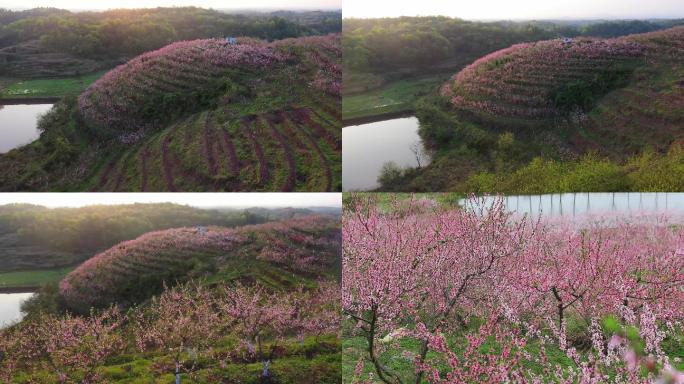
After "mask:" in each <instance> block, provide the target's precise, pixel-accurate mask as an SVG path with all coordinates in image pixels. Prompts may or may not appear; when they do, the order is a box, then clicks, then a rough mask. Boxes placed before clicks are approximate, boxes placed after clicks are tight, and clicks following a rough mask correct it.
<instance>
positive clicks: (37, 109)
mask: <svg viewBox="0 0 684 384" xmlns="http://www.w3.org/2000/svg"><path fill="white" fill-rule="evenodd" d="M50 108H52V104H18V105H4V106H2V108H0V153H5V152H7V151H9V150H10V149H13V148H17V147H20V146H22V145H25V144H28V143H30V142H32V141H34V140H36V139H37V138H38V137H39V136H40V132H39V131H38V129H37V123H38V116H40V115H42V114H43V113H45V112H47V111H48V110H50Z"/></svg>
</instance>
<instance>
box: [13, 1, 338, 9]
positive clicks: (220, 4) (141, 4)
mask: <svg viewBox="0 0 684 384" xmlns="http://www.w3.org/2000/svg"><path fill="white" fill-rule="evenodd" d="M182 6H196V7H202V8H214V9H236V8H239V9H245V8H249V9H274V8H275V9H301V8H306V9H311V8H314V9H331V8H332V9H340V8H342V0H232V1H225V0H96V1H92V0H0V8H10V9H26V8H34V7H56V8H63V9H77V10H81V9H111V8H155V7H182Z"/></svg>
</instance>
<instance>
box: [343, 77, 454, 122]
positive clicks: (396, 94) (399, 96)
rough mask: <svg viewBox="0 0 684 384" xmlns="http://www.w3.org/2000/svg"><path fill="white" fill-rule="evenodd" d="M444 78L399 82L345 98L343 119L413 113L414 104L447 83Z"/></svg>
mask: <svg viewBox="0 0 684 384" xmlns="http://www.w3.org/2000/svg"><path fill="white" fill-rule="evenodd" d="M445 80H446V79H445V77H444V76H432V77H421V78H417V79H409V80H399V81H396V82H392V83H389V84H387V85H385V86H383V87H382V88H379V89H374V90H372V91H368V92H363V93H358V94H354V95H349V96H346V95H345V96H344V97H343V98H342V119H343V120H350V119H358V118H368V117H372V116H378V115H384V114H388V113H400V112H411V111H413V103H415V101H416V100H417V99H418V98H419V97H420V96H423V95H426V94H427V93H428V92H430V91H431V90H433V89H435V88H436V87H437V86H439V85H440V84H441V83H442V82H443V81H445Z"/></svg>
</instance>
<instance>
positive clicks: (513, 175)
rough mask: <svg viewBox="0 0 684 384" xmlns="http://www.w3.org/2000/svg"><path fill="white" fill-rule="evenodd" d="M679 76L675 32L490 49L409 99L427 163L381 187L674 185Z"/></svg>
mask: <svg viewBox="0 0 684 384" xmlns="http://www.w3.org/2000/svg"><path fill="white" fill-rule="evenodd" d="M682 79H684V27H674V28H670V29H665V30H660V31H656V32H649V33H644V34H634V35H628V36H623V37H618V38H612V39H602V38H590V37H580V38H575V39H571V38H557V39H554V40H544V41H537V42H528V43H521V44H517V45H513V46H511V47H509V48H506V49H503V50H499V51H496V52H492V53H491V54H489V55H487V56H485V57H482V58H480V59H479V60H476V61H475V62H473V63H472V64H470V65H469V66H467V67H465V68H464V69H463V70H461V71H460V72H459V73H457V74H455V75H454V76H453V77H452V78H451V79H450V80H449V81H448V82H446V83H445V84H443V85H442V86H441V87H438V88H435V89H434V91H433V92H431V93H430V94H428V95H426V96H425V97H423V98H421V99H420V100H419V101H418V102H417V104H416V115H417V117H418V119H419V121H420V131H419V133H420V136H421V138H422V139H423V140H424V142H425V144H426V147H427V148H428V152H429V153H431V154H432V156H431V162H430V164H428V165H427V166H424V167H420V168H412V169H404V170H402V171H401V172H397V171H394V172H390V171H392V169H391V168H388V171H387V172H386V174H383V175H382V177H381V178H382V180H383V182H382V187H381V189H382V190H385V191H391V190H395V191H459V192H462V193H469V192H473V191H476V192H489V193H492V192H502V193H504V192H505V193H511V194H525V193H558V192H570V191H574V192H579V191H596V192H608V191H628V190H631V191H680V190H681V189H682V186H681V184H678V182H677V180H681V174H680V173H679V172H680V171H679V165H678V164H679V163H678V161H679V160H677V159H676V157H677V156H678V155H677V154H678V153H679V150H680V148H681V143H682V142H683V141H682V140H683V139H684V129H683V128H684V112H682V111H684V80H682ZM668 150H671V151H670V152H669V153H668ZM654 168H662V171H661V175H659V176H658V177H656V178H649V177H648V174H651V173H652V172H653V169H654ZM568 175H572V176H568ZM653 179H655V180H653ZM663 180H667V181H666V182H663ZM670 180H672V181H670ZM546 181H548V182H546Z"/></svg>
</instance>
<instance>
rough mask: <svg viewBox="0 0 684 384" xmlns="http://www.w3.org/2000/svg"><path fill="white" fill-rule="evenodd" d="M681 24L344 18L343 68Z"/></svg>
mask: <svg viewBox="0 0 684 384" xmlns="http://www.w3.org/2000/svg"><path fill="white" fill-rule="evenodd" d="M681 24H684V20H666V21H602V22H599V21H596V22H585V23H582V22H577V23H571V22H552V21H531V22H511V21H501V22H473V21H466V20H461V19H455V18H449V17H400V18H384V19H344V22H343V30H344V33H343V38H342V48H343V55H344V64H345V69H347V70H351V71H358V72H373V73H384V72H386V71H393V70H400V69H405V68H410V69H416V68H421V67H428V66H431V65H434V64H435V63H436V62H440V61H445V60H448V59H452V58H459V59H460V61H467V62H470V61H473V60H475V59H477V58H479V57H481V56H484V55H486V54H488V53H490V52H493V51H496V50H499V49H503V48H506V47H508V46H510V45H513V44H515V43H519V42H524V41H538V40H546V39H553V38H558V37H562V36H564V37H577V36H596V37H615V36H622V35H628V34H632V33H643V32H650V31H654V30H659V29H664V28H669V27H672V26H675V25H681Z"/></svg>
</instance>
